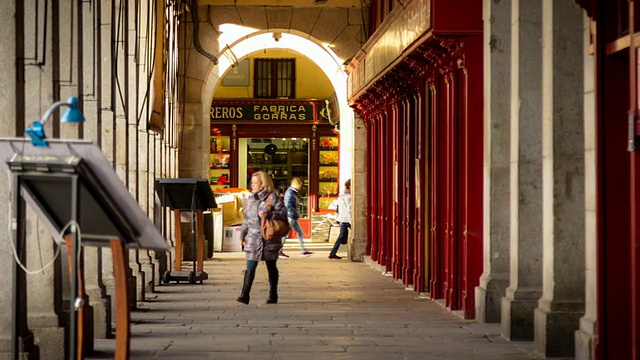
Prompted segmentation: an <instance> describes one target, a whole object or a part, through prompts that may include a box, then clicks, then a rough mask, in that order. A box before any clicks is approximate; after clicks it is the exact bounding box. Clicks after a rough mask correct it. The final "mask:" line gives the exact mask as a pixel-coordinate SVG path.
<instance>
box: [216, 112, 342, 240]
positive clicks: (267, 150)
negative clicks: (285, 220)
mask: <svg viewBox="0 0 640 360" xmlns="http://www.w3.org/2000/svg"><path fill="white" fill-rule="evenodd" d="M210 115H211V116H210V122H211V129H210V136H211V138H210V139H211V140H210V156H209V181H210V184H211V188H212V190H213V191H214V192H215V193H225V192H229V191H235V190H237V191H242V190H248V189H249V183H250V181H251V175H252V174H253V173H254V172H256V171H261V170H262V171H265V172H267V173H268V174H269V175H271V177H272V178H273V181H274V184H275V186H276V190H277V192H278V193H279V194H280V195H284V191H285V190H286V189H287V187H288V186H289V185H290V184H291V180H292V179H293V178H294V177H297V178H299V179H300V180H301V181H302V184H303V187H302V189H300V191H299V195H300V208H299V211H300V225H301V227H302V229H303V231H304V237H305V238H307V239H311V238H314V237H313V233H314V232H316V231H317V229H314V226H313V225H312V220H311V219H312V217H316V218H317V217H318V216H324V214H326V213H330V212H331V211H330V210H329V207H330V205H331V204H332V203H333V201H334V200H335V199H336V198H337V196H338V191H339V186H338V184H339V178H338V174H339V171H338V169H339V164H338V159H339V156H338V148H339V135H338V131H337V130H336V129H335V128H334V126H333V125H332V124H331V123H330V122H329V119H328V116H327V108H326V104H325V101H300V100H289V101H287V100H237V99H233V100H231V99H216V100H213V101H212V104H211V114H210ZM293 236H295V235H293ZM316 238H317V237H316ZM320 238H322V236H321V237H320ZM314 239H315V238H314Z"/></svg>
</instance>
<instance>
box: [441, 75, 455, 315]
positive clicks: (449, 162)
mask: <svg viewBox="0 0 640 360" xmlns="http://www.w3.org/2000/svg"><path fill="white" fill-rule="evenodd" d="M443 95H444V96H443V99H442V107H443V110H444V112H443V114H442V121H443V122H444V126H445V128H444V145H445V149H444V150H445V153H444V169H445V181H444V184H443V190H444V191H443V193H444V195H445V204H444V205H445V206H444V209H443V213H444V216H445V219H444V224H445V228H444V238H443V239H444V254H443V255H444V263H443V266H444V269H443V270H444V282H443V291H444V299H445V305H446V306H447V307H448V308H451V305H452V304H451V302H452V295H453V284H452V283H451V282H452V280H453V275H452V267H453V264H452V259H453V248H452V245H453V228H454V225H453V216H454V215H453V208H454V206H453V188H454V183H453V182H454V181H455V179H454V177H453V148H454V145H453V119H452V114H451V80H450V78H449V74H446V75H445V79H444V85H443Z"/></svg>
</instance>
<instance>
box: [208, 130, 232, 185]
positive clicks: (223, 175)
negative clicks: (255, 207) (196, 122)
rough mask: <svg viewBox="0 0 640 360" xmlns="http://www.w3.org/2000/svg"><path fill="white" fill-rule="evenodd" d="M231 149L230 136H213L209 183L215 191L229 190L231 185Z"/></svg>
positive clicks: (210, 147)
mask: <svg viewBox="0 0 640 360" xmlns="http://www.w3.org/2000/svg"><path fill="white" fill-rule="evenodd" d="M230 149H231V146H230V142H229V136H218V135H216V136H211V139H210V142H209V183H210V184H211V189H212V190H213V191H216V190H217V189H222V188H228V187H229V186H230V185H231V171H230V165H231V151H230Z"/></svg>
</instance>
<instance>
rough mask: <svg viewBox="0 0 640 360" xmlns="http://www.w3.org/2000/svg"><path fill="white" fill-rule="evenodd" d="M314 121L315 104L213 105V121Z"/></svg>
mask: <svg viewBox="0 0 640 360" xmlns="http://www.w3.org/2000/svg"><path fill="white" fill-rule="evenodd" d="M243 120H246V121H312V120H314V106H313V104H218V103H213V104H212V105H211V121H212V122H213V121H243Z"/></svg>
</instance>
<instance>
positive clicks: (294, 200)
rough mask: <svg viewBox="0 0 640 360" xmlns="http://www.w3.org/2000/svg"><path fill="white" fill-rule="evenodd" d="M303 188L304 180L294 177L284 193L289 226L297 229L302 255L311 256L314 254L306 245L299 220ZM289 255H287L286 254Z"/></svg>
mask: <svg viewBox="0 0 640 360" xmlns="http://www.w3.org/2000/svg"><path fill="white" fill-rule="evenodd" d="M301 188H302V181H300V179H299V178H297V177H294V178H293V179H291V186H289V188H288V189H287V191H285V193H284V204H285V205H286V206H287V217H288V220H289V226H291V228H292V229H293V230H295V232H296V234H298V242H299V243H300V251H302V256H309V255H311V254H313V253H312V252H311V251H307V249H306V248H305V247H304V240H303V236H304V232H303V231H302V228H301V227H300V223H299V222H298V218H299V217H300V214H299V213H298V190H300V189H301ZM283 254H284V253H283ZM284 256H286V257H288V256H287V255H284Z"/></svg>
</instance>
